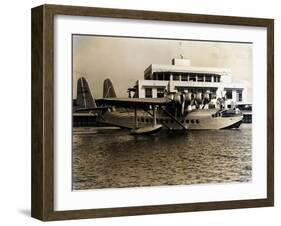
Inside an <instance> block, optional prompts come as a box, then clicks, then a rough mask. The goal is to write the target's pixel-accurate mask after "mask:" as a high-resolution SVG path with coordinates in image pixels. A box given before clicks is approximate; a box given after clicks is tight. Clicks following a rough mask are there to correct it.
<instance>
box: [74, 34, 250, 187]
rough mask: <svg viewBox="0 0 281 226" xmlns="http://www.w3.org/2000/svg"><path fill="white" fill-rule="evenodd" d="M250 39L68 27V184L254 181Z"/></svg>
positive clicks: (123, 184)
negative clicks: (143, 34)
mask: <svg viewBox="0 0 281 226" xmlns="http://www.w3.org/2000/svg"><path fill="white" fill-rule="evenodd" d="M252 45H253V44H252V43H251V42H224V41H214V40H210V41H206V40H181V39H160V38H144V37H119V36H98V35H84V34H83V35H80V34H73V35H72V100H71V101H72V189H73V190H87V189H106V188H128V187H144V186H173V185H194V184H218V183H225V184H226V183H251V181H252V93H253V86H252V83H253V81H252V74H253V70H252V63H253V62H252V61H253V56H252V52H253V51H252V47H253V46H252Z"/></svg>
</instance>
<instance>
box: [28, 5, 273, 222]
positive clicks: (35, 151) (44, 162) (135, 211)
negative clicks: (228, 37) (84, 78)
mask: <svg viewBox="0 0 281 226" xmlns="http://www.w3.org/2000/svg"><path fill="white" fill-rule="evenodd" d="M55 15H72V16H89V17H91V16H95V17H110V18H128V19H141V20H155V21H177V22H194V23H207V24H224V25H241V26H255V27H265V28H267V198H266V199H251V200H239V201H219V202H205V203H180V204H170V205H156V206H155V205H154V206H137V207H122V208H102V209H90V210H88V209H87V210H70V211H54V159H53V156H54V153H53V152H54V149H53V128H54V126H53V125H54V116H53V112H54V110H55V109H54V104H53V98H54V97H53V95H54V84H53V83H54V72H53V68H54V62H53V58H54V55H53V54H54V40H53V37H54V16H55ZM31 172H32V191H31V192H32V195H31V197H32V200H31V215H32V217H34V218H37V219H40V220H43V221H50V220H65V219H82V218H98V217H114V216H129V215H142V214H160V213H175V212H187V211H202V210H220V209H235V208H250V207H265V206H273V205H274V20H273V19H261V18H246V17H230V16H211V15H199V14H185V13H168V12H152V11H136V10H124V9H109V8H89V7H76V6H60V5H42V6H39V7H36V8H33V9H32V167H31Z"/></svg>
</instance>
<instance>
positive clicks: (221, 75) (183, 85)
mask: <svg viewBox="0 0 281 226" xmlns="http://www.w3.org/2000/svg"><path fill="white" fill-rule="evenodd" d="M135 88H136V97H139V98H147V97H152V98H157V97H163V96H164V92H165V90H166V91H168V92H192V93H197V92H201V93H205V92H209V93H211V94H212V98H214V100H216V99H217V98H223V97H225V99H226V106H227V107H229V106H230V105H233V104H235V103H237V104H239V103H242V102H245V101H246V98H247V92H246V89H245V86H244V85H243V84H240V83H233V82H232V81H231V71H230V69H227V68H216V67H195V66H191V63H190V60H187V59H173V60H172V65H163V64H151V65H150V66H149V67H148V68H147V69H146V70H145V71H144V80H138V81H137V82H136V87H135ZM214 100H213V101H214ZM214 104H215V101H214Z"/></svg>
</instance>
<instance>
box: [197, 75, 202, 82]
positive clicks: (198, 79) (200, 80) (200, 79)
mask: <svg viewBox="0 0 281 226" xmlns="http://www.w3.org/2000/svg"><path fill="white" fill-rule="evenodd" d="M197 82H204V75H203V74H199V75H198V76H197Z"/></svg>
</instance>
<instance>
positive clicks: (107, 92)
mask: <svg viewBox="0 0 281 226" xmlns="http://www.w3.org/2000/svg"><path fill="white" fill-rule="evenodd" d="M114 97H116V93H115V90H114V87H113V85H112V82H111V80H110V79H106V80H104V82H103V98H114Z"/></svg>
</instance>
